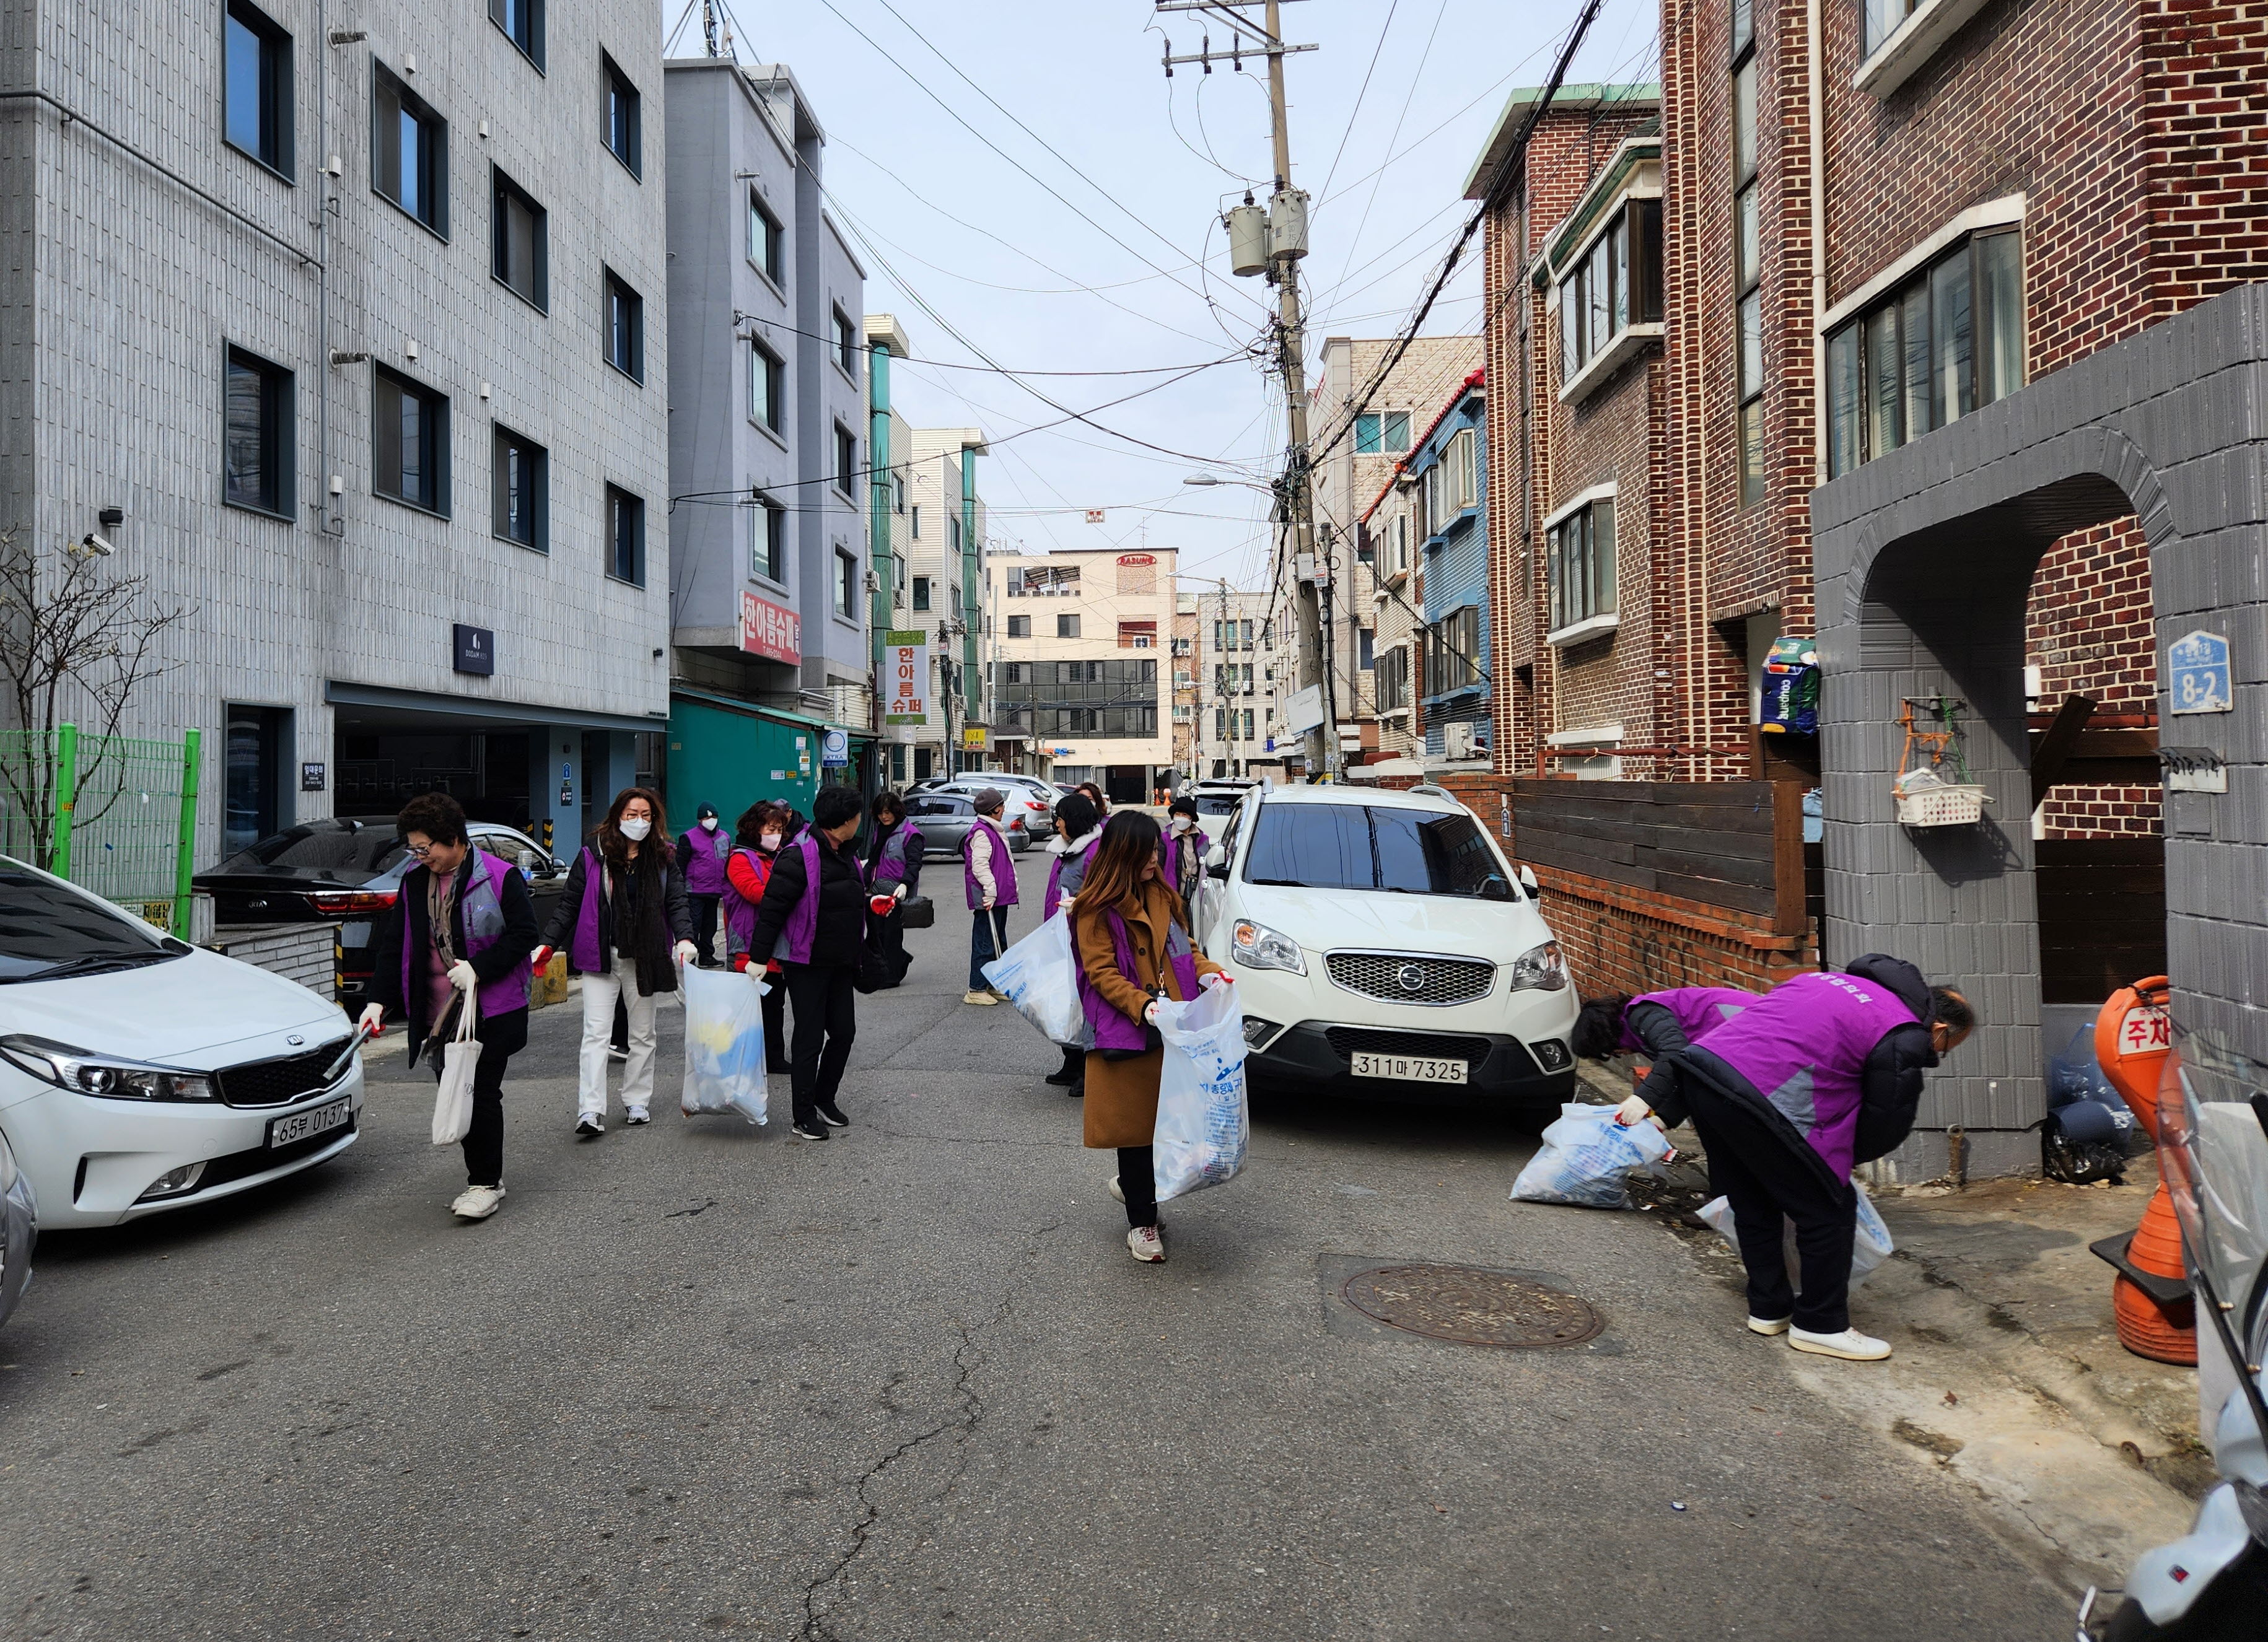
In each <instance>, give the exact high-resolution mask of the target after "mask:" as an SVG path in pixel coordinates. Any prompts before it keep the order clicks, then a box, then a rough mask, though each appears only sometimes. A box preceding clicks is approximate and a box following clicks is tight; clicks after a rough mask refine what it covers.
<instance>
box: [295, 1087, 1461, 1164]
mask: <svg viewBox="0 0 2268 1642" xmlns="http://www.w3.org/2000/svg"><path fill="white" fill-rule="evenodd" d="M1458 1080H1459V1081H1460V1082H1462V1081H1463V1076H1462V1068H1461V1069H1460V1071H1459V1079H1458ZM347 1105H348V1103H347V1101H345V1100H337V1101H331V1102H330V1103H329V1104H328V1105H325V1106H311V1107H309V1108H307V1109H306V1111H304V1112H294V1113H292V1114H291V1116H289V1117H279V1118H277V1119H276V1120H275V1121H274V1122H273V1123H269V1125H268V1144H269V1147H270V1148H271V1149H272V1148H274V1147H276V1146H288V1145H291V1144H292V1143H293V1142H295V1141H300V1140H310V1139H313V1138H314V1137H315V1136H317V1135H321V1134H328V1133H329V1132H330V1131H331V1130H334V1129H344V1128H345V1127H346V1126H347V1125H348V1124H349V1123H351V1122H352V1121H353V1120H354V1114H353V1113H352V1112H350V1111H349V1110H348V1109H347Z"/></svg>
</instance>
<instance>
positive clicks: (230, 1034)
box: [0, 856, 363, 1231]
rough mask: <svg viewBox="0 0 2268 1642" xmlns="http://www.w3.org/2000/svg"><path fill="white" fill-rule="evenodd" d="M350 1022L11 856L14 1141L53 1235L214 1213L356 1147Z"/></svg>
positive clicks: (2, 994)
mask: <svg viewBox="0 0 2268 1642" xmlns="http://www.w3.org/2000/svg"><path fill="white" fill-rule="evenodd" d="M349 1042H350V1033H349V1030H348V1027H347V1025H346V1022H345V1020H344V1019H343V1018H342V1016H341V1015H340V1013H339V1011H338V1007H337V1005H334V1004H331V1003H328V1002H327V1001H326V1000H324V999H323V998H319V997H317V996H316V995H315V994H314V993H313V992H311V991H309V990H307V989H306V987H304V986H301V985H299V984H298V983H297V982H294V981H287V980H285V979H284V978H283V977H282V976H275V975H270V974H269V973H268V972H267V971H266V970H264V969H256V968H253V967H252V966H251V965H249V964H245V963H239V962H237V961H235V960H234V959H232V958H223V957H221V956H219V955H218V954H214V953H210V952H205V951H203V950H202V949H200V948H198V947H195V946H189V945H188V944H187V943H186V942H183V941H179V940H175V939H173V937H171V936H169V935H165V934H162V933H160V932H159V931H156V930H153V929H151V927H150V926H149V925H148V924H144V922H143V921H142V920H141V919H139V918H136V917H131V916H129V914H127V913H125V912H122V911H121V910H119V909H117V908H115V907H114V906H112V905H111V904H110V903H109V902H106V901H102V900H100V899H99V898H97V897H96V896H93V895H89V894H87V893H86V892H85V890H83V889H80V888H78V887H76V886H74V885H71V884H68V883H65V882H64V881H63V880H61V879H59V878H55V877H51V876H50V875H48V873H42V872H40V871H38V870H37V869H36V868H33V867H30V866H26V865H24V864H23V863H21V862H19V861H15V860H11V859H10V858H7V857H5V856H0V1139H4V1140H5V1142H6V1143H7V1149H8V1150H9V1151H11V1152H13V1153H14V1156H15V1161H16V1167H18V1169H19V1170H20V1171H21V1173H22V1175H23V1178H24V1180H25V1181H26V1182H27V1183H28V1186H29V1193H28V1196H29V1197H30V1199H31V1200H32V1201H33V1202H34V1203H36V1204H37V1205H38V1213H39V1224H40V1230H41V1231H54V1230H56V1229H58V1228H62V1227H76V1226H114V1225H116V1224H118V1223H119V1222H121V1221H122V1220H128V1219H135V1218H136V1217H139V1216H142V1215H146V1214H151V1213H154V1212H156V1211H159V1210H164V1209H176V1208H180V1206H182V1205H183V1204H192V1203H209V1202H210V1201H212V1200H213V1199H214V1198H216V1197H227V1196H229V1195H230V1194H231V1193H233V1192H239V1191H245V1190H248V1189H251V1188H252V1187H254V1186H259V1185H262V1184H264V1183H265V1182H269V1181H272V1180H277V1179H281V1178H282V1177H283V1176H284V1175H286V1174H296V1173H298V1171H299V1170H301V1169H306V1168H313V1167H314V1166H315V1165H317V1164H319V1163H322V1162H326V1161H328V1160H330V1159H332V1158H335V1157H336V1156H337V1155H338V1154H339V1153H340V1152H343V1151H345V1150H346V1149H347V1148H348V1147H349V1146H350V1145H353V1144H354V1143H355V1135H356V1127H357V1119H358V1117H359V1116H360V1114H361V1111H362V1097H363V1085H362V1063H361V1059H360V1057H358V1056H355V1055H350V1054H346V1053H345V1051H346V1049H347V1048H348V1046H349Z"/></svg>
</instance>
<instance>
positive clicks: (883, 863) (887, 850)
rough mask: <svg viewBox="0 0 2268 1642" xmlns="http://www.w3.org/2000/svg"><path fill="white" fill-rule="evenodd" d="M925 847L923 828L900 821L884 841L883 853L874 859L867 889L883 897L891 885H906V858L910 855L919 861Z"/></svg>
mask: <svg viewBox="0 0 2268 1642" xmlns="http://www.w3.org/2000/svg"><path fill="white" fill-rule="evenodd" d="M925 847H926V846H925V845H924V843H923V842H922V835H921V828H918V827H917V826H915V825H914V824H913V822H911V821H900V822H899V823H898V824H897V825H896V826H895V827H894V828H891V829H890V836H888V837H887V838H885V839H883V840H882V852H881V854H880V855H878V856H876V857H875V858H874V866H873V876H872V877H871V878H870V879H869V880H867V887H868V888H869V889H871V890H872V891H873V893H874V894H876V895H882V894H885V893H887V890H888V888H889V887H890V886H891V885H893V884H902V883H904V882H905V881H906V857H907V856H908V855H909V854H910V855H911V856H913V857H914V858H916V859H917V860H918V859H919V858H920V857H921V852H922V850H924V848H925Z"/></svg>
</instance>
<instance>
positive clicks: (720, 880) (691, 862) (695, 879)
mask: <svg viewBox="0 0 2268 1642" xmlns="http://www.w3.org/2000/svg"><path fill="white" fill-rule="evenodd" d="M680 842H681V843H683V844H684V845H685V846H686V848H685V864H684V865H685V893H686V894H687V895H723V894H724V893H725V888H726V887H727V880H726V879H725V862H726V861H729V860H730V859H732V858H733V841H732V839H731V838H730V837H728V836H726V835H725V829H724V828H722V827H719V828H717V830H716V831H714V832H709V831H706V830H704V829H703V828H699V827H696V828H694V829H693V830H692V831H691V832H689V833H687V834H686V835H685V836H684V837H683V839H681V841H680Z"/></svg>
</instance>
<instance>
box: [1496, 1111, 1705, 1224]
mask: <svg viewBox="0 0 2268 1642" xmlns="http://www.w3.org/2000/svg"><path fill="white" fill-rule="evenodd" d="M1668 1155H1669V1140H1668V1137H1667V1136H1665V1135H1664V1134H1663V1133H1662V1132H1661V1130H1659V1129H1657V1128H1655V1127H1654V1126H1653V1124H1652V1123H1632V1124H1631V1125H1630V1126H1629V1127H1628V1128H1624V1126H1623V1125H1622V1124H1620V1123H1616V1121H1615V1108H1613V1107H1611V1106H1585V1105H1583V1104H1581V1103H1580V1102H1579V1101H1570V1102H1569V1103H1568V1104H1566V1105H1565V1106H1563V1107H1561V1108H1559V1116H1558V1117H1557V1119H1556V1120H1555V1121H1554V1122H1553V1123H1552V1124H1551V1126H1550V1128H1549V1129H1547V1130H1544V1131H1543V1145H1542V1146H1541V1147H1540V1148H1538V1149H1537V1151H1536V1153H1535V1156H1534V1157H1532V1158H1530V1159H1528V1167H1526V1168H1524V1169H1522V1170H1521V1171H1520V1178H1519V1179H1518V1180H1516V1181H1514V1182H1513V1183H1512V1195H1513V1197H1514V1198H1515V1199H1516V1200H1517V1201H1519V1202H1521V1203H1572V1204H1576V1205H1578V1206H1579V1207H1581V1208H1586V1209H1627V1208H1629V1207H1630V1182H1629V1175H1630V1172H1631V1170H1632V1169H1646V1170H1649V1171H1653V1170H1654V1169H1655V1166H1656V1165H1658V1164H1659V1163H1660V1162H1661V1160H1662V1159H1663V1158H1665V1157H1667V1156H1668Z"/></svg>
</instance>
